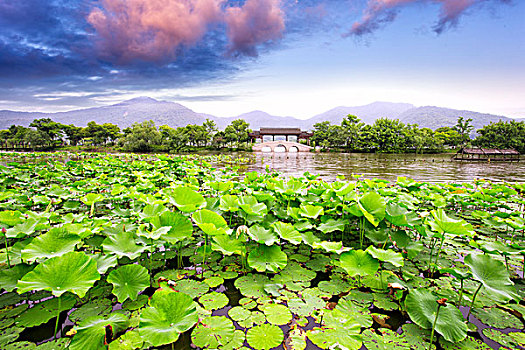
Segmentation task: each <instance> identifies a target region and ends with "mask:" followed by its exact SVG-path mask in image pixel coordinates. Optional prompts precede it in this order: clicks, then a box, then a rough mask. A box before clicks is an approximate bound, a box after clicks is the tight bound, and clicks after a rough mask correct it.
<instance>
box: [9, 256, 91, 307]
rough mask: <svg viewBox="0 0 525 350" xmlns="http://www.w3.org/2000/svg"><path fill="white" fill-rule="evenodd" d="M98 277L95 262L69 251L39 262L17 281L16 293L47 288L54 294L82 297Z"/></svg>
mask: <svg viewBox="0 0 525 350" xmlns="http://www.w3.org/2000/svg"><path fill="white" fill-rule="evenodd" d="M99 278H100V274H99V273H98V271H97V263H96V262H95V261H94V260H93V259H91V258H90V257H88V256H87V255H86V254H84V253H81V252H70V253H66V254H64V255H62V256H58V257H55V258H51V259H49V260H46V261H44V262H43V263H41V264H39V265H38V266H37V267H35V269H34V270H33V271H30V272H28V273H27V274H26V275H25V276H24V277H23V278H22V279H21V280H20V281H18V284H17V288H18V293H24V292H29V291H33V290H47V291H50V292H52V293H53V295H55V296H61V295H62V294H64V293H65V292H72V293H75V294H76V295H78V296H79V297H81V298H83V297H84V295H85V294H86V292H87V291H88V289H89V288H91V287H92V286H93V284H94V283H95V282H96V281H97V280H98V279H99Z"/></svg>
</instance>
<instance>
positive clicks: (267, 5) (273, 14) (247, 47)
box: [225, 0, 285, 56]
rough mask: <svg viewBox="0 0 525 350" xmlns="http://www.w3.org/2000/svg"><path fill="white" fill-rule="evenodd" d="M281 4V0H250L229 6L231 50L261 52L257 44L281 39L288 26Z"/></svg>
mask: <svg viewBox="0 0 525 350" xmlns="http://www.w3.org/2000/svg"><path fill="white" fill-rule="evenodd" d="M280 5H281V2H280V0H247V1H246V2H245V3H244V5H243V6H242V7H230V8H228V9H226V15H225V17H226V18H225V20H226V24H227V27H228V30H227V35H228V38H229V41H230V45H229V52H230V53H234V54H245V55H248V56H257V51H256V46H257V45H259V44H261V43H266V42H269V41H272V40H277V39H280V38H281V37H282V35H283V32H284V29H285V24H284V12H283V10H281V8H280Z"/></svg>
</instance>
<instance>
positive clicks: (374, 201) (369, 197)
mask: <svg viewBox="0 0 525 350" xmlns="http://www.w3.org/2000/svg"><path fill="white" fill-rule="evenodd" d="M358 206H359V209H360V210H361V213H362V214H363V215H364V216H365V218H366V219H367V220H368V222H370V223H371V224H372V225H374V226H375V227H377V226H378V225H379V222H380V221H382V220H383V219H384V217H385V212H386V204H385V200H384V199H383V197H381V196H380V195H379V194H378V193H377V192H372V191H371V192H368V193H366V194H365V195H363V196H362V197H361V198H359V202H358Z"/></svg>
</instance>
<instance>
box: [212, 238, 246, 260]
mask: <svg viewBox="0 0 525 350" xmlns="http://www.w3.org/2000/svg"><path fill="white" fill-rule="evenodd" d="M211 248H212V249H213V250H216V251H218V252H221V253H222V254H224V255H228V256H229V255H232V254H237V255H240V254H241V253H242V251H243V249H244V245H243V243H242V242H241V241H240V240H238V239H235V238H233V237H232V236H228V235H218V236H214V237H213V241H212V242H211Z"/></svg>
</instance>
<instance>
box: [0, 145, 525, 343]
mask: <svg viewBox="0 0 525 350" xmlns="http://www.w3.org/2000/svg"><path fill="white" fill-rule="evenodd" d="M10 157H11V158H9V159H4V160H3V163H2V164H3V165H1V166H0V204H1V211H0V229H1V231H0V241H1V242H2V246H1V247H2V249H0V335H1V336H0V348H1V349H6V350H9V349H66V348H69V349H73V350H75V349H82V350H90V349H112V350H113V349H131V350H132V349H190V348H196V349H257V350H259V349H260V350H265V349H274V348H277V349H369V350H375V349H447V350H448V349H491V348H493V349H497V348H500V347H503V348H506V349H520V348H525V333H524V328H525V326H524V316H525V302H524V299H523V298H524V295H525V288H524V287H525V283H524V281H523V271H524V258H525V233H524V230H525V219H524V206H525V197H524V193H525V185H524V184H512V183H491V182H489V181H483V180H479V181H473V182H471V183H461V184H454V183H445V184H431V183H425V182H416V181H413V180H411V179H408V178H404V177H399V178H398V179H397V181H395V182H388V181H384V180H368V179H362V178H360V177H359V176H355V177H352V178H349V179H344V178H343V177H338V178H337V180H336V181H333V182H326V181H323V180H321V179H320V178H318V177H317V176H316V175H311V174H308V173H305V174H304V175H303V176H300V177H290V178H283V177H281V176H279V174H277V173H274V172H269V171H268V172H266V173H256V172H242V171H240V170H241V169H242V166H243V164H244V163H245V162H249V160H248V159H242V158H241V159H235V160H234V159H231V158H229V157H226V156H206V157H202V156H201V157H199V156H160V155H159V156H138V155H105V154H93V155H89V156H88V155H85V156H76V157H72V156H70V155H66V154H57V155H49V154H48V155H46V156H45V157H44V158H42V157H41V155H40V154H28V155H24V156H16V155H15V156H13V155H11V156H10ZM13 157H14V158H13ZM17 157H18V158H17Z"/></svg>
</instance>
